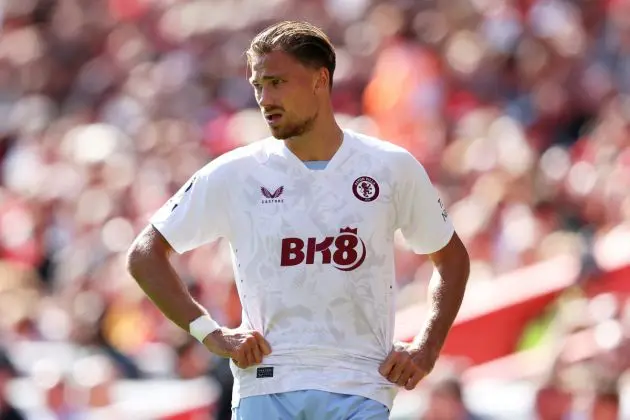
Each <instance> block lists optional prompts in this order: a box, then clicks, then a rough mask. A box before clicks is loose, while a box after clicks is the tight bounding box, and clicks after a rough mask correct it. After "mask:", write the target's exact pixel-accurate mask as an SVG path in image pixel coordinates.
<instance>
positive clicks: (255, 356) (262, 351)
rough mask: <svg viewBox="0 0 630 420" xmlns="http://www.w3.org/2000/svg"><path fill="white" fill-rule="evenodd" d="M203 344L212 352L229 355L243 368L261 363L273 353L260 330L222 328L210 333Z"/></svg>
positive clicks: (222, 355) (224, 355)
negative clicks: (264, 357)
mask: <svg viewBox="0 0 630 420" xmlns="http://www.w3.org/2000/svg"><path fill="white" fill-rule="evenodd" d="M203 344H204V345H205V346H206V348H207V349H208V350H210V351H211V352H212V353H214V354H217V355H219V356H221V357H229V358H230V359H232V360H233V361H234V363H235V364H236V366H238V367H239V368H241V369H245V368H248V367H250V366H253V365H257V364H260V363H261V362H262V359H263V356H267V355H269V354H271V346H269V343H268V342H267V340H265V338H264V337H263V336H262V334H260V333H259V332H258V331H251V330H242V329H230V328H221V329H220V330H217V331H215V332H213V333H212V334H210V335H208V336H207V337H206V338H205V339H204V340H203Z"/></svg>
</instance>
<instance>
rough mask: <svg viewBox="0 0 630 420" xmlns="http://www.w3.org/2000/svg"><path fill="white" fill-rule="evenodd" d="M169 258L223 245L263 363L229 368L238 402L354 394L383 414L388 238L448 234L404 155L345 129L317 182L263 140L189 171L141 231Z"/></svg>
mask: <svg viewBox="0 0 630 420" xmlns="http://www.w3.org/2000/svg"><path fill="white" fill-rule="evenodd" d="M151 223H152V224H153V226H154V227H155V228H156V229H157V230H158V231H160V232H161V233H162V235H163V236H164V237H165V238H166V240H167V241H168V242H169V243H170V244H171V246H172V247H173V248H174V249H175V251H177V252H178V253H184V252H186V251H189V250H191V249H193V248H196V247H199V246H201V245H204V244H207V243H209V242H211V241H214V240H215V239H217V238H219V237H224V238H226V239H228V240H229V242H230V245H231V250H232V259H233V266H234V273H235V281H236V284H237V286H238V292H239V295H240V298H241V302H242V305H243V326H244V327H247V328H251V329H254V330H257V331H260V332H261V333H262V334H263V335H264V336H265V338H266V339H267V340H268V341H269V343H270V345H271V348H272V354H271V355H269V356H267V357H265V358H264V360H263V363H262V364H261V365H259V366H255V367H251V368H248V369H240V368H238V367H236V366H235V365H234V364H232V371H233V373H234V378H235V384H234V392H233V404H234V405H235V406H237V405H238V402H239V399H240V398H244V397H248V396H253V395H261V394H272V393H279V392H288V391H296V390H304V389H316V390H322V391H329V392H335V393H342V394H351V395H360V396H364V397H367V398H370V399H373V400H376V401H379V402H381V403H382V404H384V405H386V406H387V407H389V408H390V409H391V406H392V404H393V400H394V397H395V395H396V386H395V385H393V384H391V383H390V382H388V381H387V380H386V379H385V378H383V377H382V376H381V375H380V374H379V372H378V367H379V365H380V364H381V363H382V361H383V360H384V359H385V357H386V356H387V354H388V353H389V351H390V350H391V349H392V344H393V332H394V308H395V301H394V299H395V278H394V232H395V231H396V230H397V229H401V231H402V233H403V236H404V237H405V239H406V240H407V242H408V244H409V245H410V246H411V247H412V249H413V250H414V251H415V252H418V253H422V254H427V253H432V252H435V251H438V250H440V249H441V248H442V247H444V246H445V245H446V244H447V243H448V241H449V240H450V238H451V236H452V234H453V226H452V224H451V222H450V220H449V218H448V216H447V213H446V211H445V210H444V208H443V206H442V203H441V201H440V200H439V198H438V195H437V192H436V190H435V189H434V187H433V185H432V184H431V182H430V180H429V178H428V176H427V173H426V171H425V169H424V168H423V166H422V165H421V164H420V163H419V162H418V161H417V160H416V159H415V158H414V157H413V156H412V155H411V154H410V153H409V152H407V151H406V150H405V149H403V148H401V147H398V146H395V145H393V144H391V143H388V142H384V141H381V140H378V139H375V138H371V137H368V136H364V135H360V134H357V133H354V132H351V131H348V130H344V139H343V142H342V145H341V147H340V148H339V150H338V151H337V152H336V154H335V155H334V156H333V158H332V159H331V161H330V162H329V163H328V165H327V167H326V168H325V169H323V170H310V169H308V168H307V167H306V165H305V164H304V163H303V162H302V161H300V160H299V159H298V158H297V157H296V156H295V155H294V154H293V153H292V152H291V151H289V149H288V148H287V147H286V146H285V144H284V142H283V141H279V140H276V139H274V138H268V139H265V140H262V141H259V142H256V143H253V144H250V145H248V146H245V147H241V148H238V149H235V150H233V151H230V152H228V153H226V154H224V155H223V156H220V157H218V158H217V159H215V160H213V161H212V162H210V163H209V164H207V165H206V166H205V167H204V168H202V169H201V170H199V171H198V172H197V173H196V174H195V175H194V176H193V177H192V178H191V180H190V181H189V182H188V183H186V184H185V185H184V186H182V188H181V189H180V190H179V191H178V192H177V193H176V194H175V195H174V196H173V198H172V199H171V200H169V202H168V203H166V204H165V205H164V206H163V207H162V208H161V209H160V210H159V211H158V212H157V213H156V214H155V215H154V216H153V218H152V219H151Z"/></svg>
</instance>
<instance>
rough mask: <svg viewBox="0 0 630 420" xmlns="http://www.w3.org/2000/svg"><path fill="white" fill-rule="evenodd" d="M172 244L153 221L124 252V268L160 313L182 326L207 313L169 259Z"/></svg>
mask: <svg viewBox="0 0 630 420" xmlns="http://www.w3.org/2000/svg"><path fill="white" fill-rule="evenodd" d="M173 252H174V251H173V248H171V246H170V245H169V243H168V242H167V241H166V239H164V237H163V236H162V234H161V233H160V232H158V230H157V229H155V228H154V227H153V226H152V225H148V226H147V227H146V228H145V229H144V230H143V231H142V232H141V233H140V235H138V237H137V238H136V240H135V241H134V242H133V244H132V245H131V247H130V248H129V252H128V253H127V270H128V271H129V273H130V274H131V275H132V276H133V278H134V279H135V280H136V282H137V283H138V285H139V286H140V288H141V289H142V290H143V291H144V293H146V295H147V296H148V297H149V298H150V299H151V300H152V301H153V303H155V305H156V306H157V307H158V308H159V309H160V311H162V313H163V314H164V315H165V316H166V317H167V318H168V319H170V320H171V321H173V322H174V323H175V324H177V325H178V326H179V327H180V328H182V329H183V330H186V331H188V328H189V325H190V323H191V322H192V321H193V320H195V319H197V318H198V317H200V316H202V315H204V314H206V310H205V309H204V308H203V307H202V306H201V305H200V304H199V303H197V302H196V301H195V300H194V299H193V298H192V296H191V295H190V293H189V292H188V288H187V287H186V286H185V284H184V283H183V282H182V280H181V279H180V278H179V276H178V275H177V273H176V272H175V270H174V269H173V266H172V265H171V263H170V256H171V254H172V253H173Z"/></svg>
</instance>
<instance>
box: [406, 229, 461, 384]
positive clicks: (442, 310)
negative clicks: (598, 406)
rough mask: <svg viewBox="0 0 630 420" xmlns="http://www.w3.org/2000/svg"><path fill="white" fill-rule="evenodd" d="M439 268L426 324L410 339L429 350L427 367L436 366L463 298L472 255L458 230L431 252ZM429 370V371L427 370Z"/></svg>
mask: <svg viewBox="0 0 630 420" xmlns="http://www.w3.org/2000/svg"><path fill="white" fill-rule="evenodd" d="M429 257H430V258H431V260H432V261H433V264H434V265H435V268H436V271H435V273H434V275H433V277H432V278H431V281H430V282H429V296H428V299H429V302H428V304H429V309H428V314H427V319H426V321H425V323H424V326H423V328H422V330H421V332H420V334H418V335H417V336H416V338H415V339H414V340H413V342H412V343H411V345H412V348H417V349H421V350H422V351H423V352H425V353H426V354H425V355H424V356H423V357H424V358H426V362H425V363H427V366H426V368H427V369H429V371H430V369H431V368H433V364H434V363H435V361H436V360H437V358H438V356H439V354H440V351H441V350H442V346H443V345H444V342H445V341H446V337H447V335H448V332H449V330H450V329H451V326H452V325H453V322H454V321H455V317H456V316H457V313H458V312H459V308H460V306H461V304H462V300H463V299H464V292H465V291H466V283H467V282H468V275H469V273H470V259H469V257H468V252H467V251H466V248H465V247H464V244H463V243H462V241H461V239H460V238H459V236H458V235H457V233H453V236H452V237H451V240H450V241H449V242H448V244H447V245H446V246H445V247H444V248H442V249H441V250H439V251H437V252H434V253H432V254H429ZM427 373H428V372H427Z"/></svg>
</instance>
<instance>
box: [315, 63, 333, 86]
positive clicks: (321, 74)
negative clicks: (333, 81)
mask: <svg viewBox="0 0 630 420" xmlns="http://www.w3.org/2000/svg"><path fill="white" fill-rule="evenodd" d="M329 85H330V76H329V74H328V69H326V68H324V67H322V68H320V69H319V70H318V71H317V79H316V81H315V91H318V90H321V89H324V90H328V86H329Z"/></svg>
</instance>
